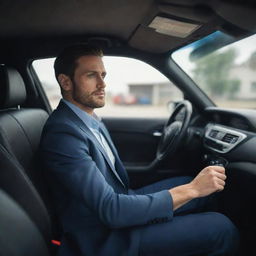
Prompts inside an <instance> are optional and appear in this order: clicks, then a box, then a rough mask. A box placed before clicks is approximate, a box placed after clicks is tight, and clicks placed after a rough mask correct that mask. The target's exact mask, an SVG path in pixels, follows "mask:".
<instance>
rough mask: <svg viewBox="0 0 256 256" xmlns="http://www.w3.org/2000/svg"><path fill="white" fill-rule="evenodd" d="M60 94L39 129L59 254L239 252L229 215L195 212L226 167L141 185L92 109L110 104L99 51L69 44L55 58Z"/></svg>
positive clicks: (220, 186)
mask: <svg viewBox="0 0 256 256" xmlns="http://www.w3.org/2000/svg"><path fill="white" fill-rule="evenodd" d="M54 67H55V75H56V78H57V80H58V83H59V85H60V88H61V93H62V96H63V99H62V100H61V102H60V104H59V106H58V107H57V109H56V110H55V111H54V112H53V113H52V114H51V116H50V117H49V119H48V121H47V123H46V125H45V127H44V130H43V134H42V140H41V156H42V160H43V163H44V166H45V170H46V174H47V177H48V179H49V182H50V183H51V185H52V191H53V195H54V199H55V204H56V208H57V211H58V213H59V216H60V221H61V224H62V228H63V238H62V244H61V248H60V251H59V255H76V256H78V255H86V256H87V255H89V256H90V255H92V256H103V255H104V256H125V255H130V256H137V255H142V256H150V255H158V256H160V255H168V256H169V255H174V256H180V255H198V254H200V255H201V254H207V255H234V254H233V253H234V251H235V247H236V244H237V242H238V237H237V236H238V235H237V231H236V229H235V227H234V226H233V224H232V223H231V222H230V220H229V219H228V218H226V217H225V216H224V215H222V214H219V213H215V212H206V213H194V214H188V213H190V212H198V211H199V210H200V209H201V208H202V207H203V205H204V204H205V202H206V201H207V199H208V197H206V196H208V195H210V194H212V193H214V192H217V191H221V190H223V189H224V186H225V179H226V176H225V169H224V168H223V167H220V166H209V167H207V168H205V169H203V170H202V171H201V172H200V173H199V174H198V175H197V176H196V177H195V178H194V179H193V180H192V179H191V178H189V177H177V178H172V179H168V180H164V181H161V182H158V183H155V184H152V185H149V186H146V187H144V188H141V189H139V190H136V191H134V190H131V189H129V181H128V176H127V173H126V171H125V169H124V167H123V165H122V162H121V161H120V159H119V156H118V153H117V151H116V149H115V146H114V145H113V143H112V141H111V138H110V136H109V134H108V132H107V130H106V128H105V127H104V125H103V124H102V123H101V122H100V121H99V120H98V118H97V116H96V115H95V114H94V109H95V108H99V107H103V106H104V104H105V87H106V85H105V83H104V78H105V76H106V71H105V67H104V64H103V61H102V52H101V50H99V49H97V48H96V47H94V46H90V45H74V46H71V47H69V48H66V49H64V50H63V51H62V52H61V53H60V55H59V56H58V57H57V59H56V61H55V65H54Z"/></svg>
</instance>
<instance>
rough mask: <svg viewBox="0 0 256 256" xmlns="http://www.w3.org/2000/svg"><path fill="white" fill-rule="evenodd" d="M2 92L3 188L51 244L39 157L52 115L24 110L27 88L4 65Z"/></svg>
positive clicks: (0, 68) (0, 167)
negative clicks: (39, 146)
mask: <svg viewBox="0 0 256 256" xmlns="http://www.w3.org/2000/svg"><path fill="white" fill-rule="evenodd" d="M0 91H1V93H0V95H1V98H0V189H2V190H4V191H5V192H6V193H7V194H8V195H10V196H11V197H12V198H13V199H14V200H15V201H16V203H18V205H19V206H20V207H21V208H22V209H23V210H25V212H26V214H27V215H28V216H29V218H31V220H32V221H33V222H34V223H35V224H36V226H37V228H38V230H39V232H40V233H41V234H42V237H43V238H44V240H45V243H46V244H48V245H49V244H50V240H51V237H52V236H51V224H50V223H51V221H50V217H49V211H48V210H47V207H46V205H47V204H48V203H49V202H48V201H49V196H48V192H47V190H46V184H45V182H44V179H43V176H42V173H41V170H40V163H38V162H37V157H36V154H37V149H38V145H39V141H40V136H41V132H42V128H43V125H44V123H45V121H46V119H47V118H48V114H47V112H45V111H44V110H42V109H36V108H21V107H20V106H22V104H23V103H24V102H25V101H26V89H25V85H24V82H23V80H22V78H21V76H20V74H19V73H18V72H17V71H16V70H15V69H12V68H8V67H6V66H0ZM42 198H43V199H44V200H42ZM49 205H50V204H49ZM24 235H25V234H24ZM24 255H25V254H24ZM34 255H39V254H34Z"/></svg>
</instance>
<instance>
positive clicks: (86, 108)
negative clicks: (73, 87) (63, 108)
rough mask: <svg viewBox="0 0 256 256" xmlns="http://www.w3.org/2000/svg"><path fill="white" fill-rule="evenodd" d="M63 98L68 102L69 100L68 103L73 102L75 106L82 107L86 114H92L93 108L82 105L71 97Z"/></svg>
mask: <svg viewBox="0 0 256 256" xmlns="http://www.w3.org/2000/svg"><path fill="white" fill-rule="evenodd" d="M63 99H64V100H66V101H68V102H70V103H72V104H74V105H75V106H77V107H78V108H80V109H82V110H83V111H85V112H86V113H87V114H88V115H91V116H93V115H94V109H93V108H89V107H86V106H84V105H82V104H80V103H78V102H76V101H75V100H73V99H69V98H64V97H63Z"/></svg>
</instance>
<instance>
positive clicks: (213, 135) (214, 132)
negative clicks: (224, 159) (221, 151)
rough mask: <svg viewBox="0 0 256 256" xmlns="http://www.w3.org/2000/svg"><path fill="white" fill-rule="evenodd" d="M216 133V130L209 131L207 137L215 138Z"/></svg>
mask: <svg viewBox="0 0 256 256" xmlns="http://www.w3.org/2000/svg"><path fill="white" fill-rule="evenodd" d="M218 133H219V131H217V130H211V132H210V134H209V136H210V137H211V138H216V137H217V135H218Z"/></svg>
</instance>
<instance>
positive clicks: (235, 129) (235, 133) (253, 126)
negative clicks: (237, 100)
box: [196, 107, 256, 163]
mask: <svg viewBox="0 0 256 256" xmlns="http://www.w3.org/2000/svg"><path fill="white" fill-rule="evenodd" d="M201 118H202V116H201ZM196 126H197V127H198V128H199V127H202V128H199V129H198V130H197V133H199V131H200V134H201V136H200V137H201V139H202V143H203V148H204V152H205V154H211V155H215V156H216V157H217V156H220V157H224V158H225V159H227V160H229V161H231V162H239V161H240V162H241V161H243V162H251V163H256V153H255V152H256V110H245V109H222V108H217V107H209V108H206V109H205V111H204V113H203V118H202V119H201V121H199V123H197V125H196Z"/></svg>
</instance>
